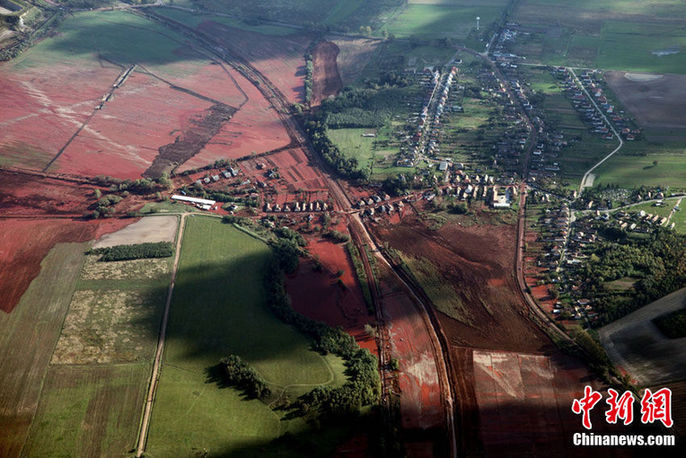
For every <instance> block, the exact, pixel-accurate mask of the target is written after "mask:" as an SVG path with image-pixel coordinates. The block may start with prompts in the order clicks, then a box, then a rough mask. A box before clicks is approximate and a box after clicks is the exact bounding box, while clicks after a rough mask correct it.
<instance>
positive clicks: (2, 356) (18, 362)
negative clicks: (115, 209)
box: [0, 243, 86, 456]
mask: <svg viewBox="0 0 686 458" xmlns="http://www.w3.org/2000/svg"><path fill="white" fill-rule="evenodd" d="M85 249H86V245H85V244H77V243H69V244H58V245H56V246H55V247H54V248H53V249H52V250H51V251H50V253H49V254H48V255H47V256H46V257H45V259H44V260H43V262H42V263H41V272H40V274H39V275H38V276H37V277H36V278H35V279H34V280H33V281H32V282H31V285H30V286H29V288H28V289H27V291H26V292H25V293H24V295H23V296H22V298H21V301H20V302H19V304H17V306H16V307H15V309H14V311H13V312H12V313H10V314H6V313H0V368H2V370H1V371H0V386H1V387H2V389H0V405H1V406H2V415H0V431H2V434H0V456H18V455H19V451H20V450H21V447H22V444H23V443H24V440H25V439H26V436H27V434H28V430H29V426H30V424H31V421H32V418H33V415H34V413H35V411H36V408H37V406H38V401H39V399H40V396H41V387H42V385H43V378H44V377H45V374H46V372H47V370H48V364H49V362H50V358H51V357H52V351H53V348H54V346H55V343H56V342H57V338H58V337H59V335H60V328H61V325H62V320H64V316H65V314H66V313H67V309H68V308H69V302H70V300H71V296H72V294H73V292H74V285H75V283H76V279H77V278H78V275H79V271H80V270H81V265H82V263H83V253H84V251H85Z"/></svg>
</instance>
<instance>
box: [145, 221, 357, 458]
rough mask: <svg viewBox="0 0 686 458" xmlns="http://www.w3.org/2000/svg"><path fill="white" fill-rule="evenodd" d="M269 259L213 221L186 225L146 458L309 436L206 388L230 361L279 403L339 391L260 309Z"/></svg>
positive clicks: (335, 362) (328, 373)
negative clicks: (319, 389)
mask: <svg viewBox="0 0 686 458" xmlns="http://www.w3.org/2000/svg"><path fill="white" fill-rule="evenodd" d="M270 256H271V251H270V249H269V247H268V246H267V245H265V244H264V243H263V242H261V241H259V240H257V239H254V238H252V237H251V236H249V235H247V234H245V233H244V232H241V231H239V230H238V229H236V228H234V227H232V226H231V225H227V224H224V223H222V222H221V220H219V219H214V218H207V217H188V218H187V225H186V230H185V234H184V242H183V245H182V251H181V260H180V266H179V273H178V276H177V281H176V288H175V291H174V299H173V301H172V304H171V314H170V320H169V326H168V333H167V343H166V348H165V356H164V364H163V367H162V373H161V378H160V384H159V387H158V391H157V397H156V401H155V405H154V408H153V413H152V420H151V426H150V435H149V439H148V444H147V451H148V452H149V453H150V454H151V455H167V454H169V453H174V454H176V455H179V454H182V455H191V454H193V453H194V451H195V450H204V449H205V450H209V451H210V452H211V453H212V454H229V453H231V454H237V456H243V455H246V456H251V453H254V451H255V448H256V447H260V448H263V447H267V449H269V445H268V444H269V442H271V441H272V440H273V439H276V438H278V437H280V436H281V435H283V434H284V433H286V432H289V433H291V434H294V435H298V434H303V433H305V432H306V431H309V428H310V427H309V426H308V425H307V424H306V423H305V422H304V421H303V420H302V419H301V418H296V419H293V420H285V419H284V418H283V415H284V414H285V412H283V411H275V410H273V409H272V406H270V405H267V404H266V403H263V402H262V401H259V400H246V399H245V398H244V397H243V396H242V395H241V394H240V392H239V391H237V390H233V389H226V388H224V387H223V386H222V384H221V383H220V382H219V381H218V380H213V378H212V373H213V368H216V367H217V365H218V363H219V360H220V359H221V358H222V357H225V356H227V355H229V354H237V355H239V356H240V357H241V358H242V359H243V360H244V361H246V362H247V363H248V364H250V365H251V366H252V367H253V368H254V369H255V370H256V371H258V373H259V374H260V375H261V376H262V377H264V379H265V380H266V381H267V383H268V385H269V387H270V388H271V389H272V391H273V393H275V394H276V395H277V397H278V399H281V400H283V399H286V398H288V399H291V400H293V399H295V397H297V396H298V395H300V394H303V393H305V392H306V391H309V390H311V389H312V388H314V387H315V386H340V385H341V384H342V383H343V382H344V381H345V377H344V375H343V365H342V362H341V360H340V359H339V358H336V357H332V356H326V357H323V356H321V355H320V354H318V353H315V352H313V351H312V350H310V344H309V342H308V339H306V338H305V337H304V336H302V335H301V334H299V333H298V332H297V331H295V330H294V329H293V328H291V327H290V326H287V325H285V324H284V323H282V322H281V321H280V320H279V319H278V318H276V317H275V316H274V314H273V313H272V312H271V311H270V310H269V309H268V308H267V306H266V304H265V293H264V290H263V289H262V281H263V277H262V276H263V272H264V269H265V267H266V265H267V262H269V259H270ZM278 399H275V401H277V400H278ZM180 419H183V421H180ZM340 433H341V432H340V431H338V430H336V429H334V430H333V432H332V431H331V430H329V431H327V433H325V434H323V435H322V436H321V437H316V438H312V442H313V450H312V452H313V453H315V454H317V455H319V454H321V453H323V451H324V450H331V447H333V446H335V441H333V442H331V439H332V437H331V435H332V434H333V436H336V435H337V434H340ZM251 450H252V451H253V452H251Z"/></svg>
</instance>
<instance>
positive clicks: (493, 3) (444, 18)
mask: <svg viewBox="0 0 686 458" xmlns="http://www.w3.org/2000/svg"><path fill="white" fill-rule="evenodd" d="M507 4H508V2H507V1H506V0H487V1H474V0H457V1H445V0H410V1H409V2H408V5H407V7H406V8H405V9H404V10H402V11H401V12H400V13H398V14H396V15H395V16H394V17H393V18H392V19H391V20H390V21H389V22H388V24H387V26H386V29H387V30H388V32H389V33H392V34H394V35H396V36H398V37H409V36H416V37H421V38H445V37H449V38H455V39H458V40H465V39H466V38H467V37H468V36H469V35H470V34H475V35H476V34H477V32H476V17H477V16H479V17H480V18H481V21H480V27H479V29H480V32H482V31H484V30H488V29H489V28H490V27H491V26H492V25H493V24H494V23H495V22H497V21H498V20H499V19H500V17H501V15H502V13H503V11H504V9H505V7H506V6H507ZM489 38H490V37H489ZM482 45H484V46H485V43H483V44H482Z"/></svg>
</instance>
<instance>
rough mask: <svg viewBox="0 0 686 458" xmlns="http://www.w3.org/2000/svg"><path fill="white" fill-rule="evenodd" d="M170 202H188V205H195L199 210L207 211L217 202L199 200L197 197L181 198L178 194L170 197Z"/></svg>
mask: <svg viewBox="0 0 686 458" xmlns="http://www.w3.org/2000/svg"><path fill="white" fill-rule="evenodd" d="M171 198H172V200H177V201H179V202H188V203H190V204H193V205H196V206H197V207H199V208H202V209H203V210H209V209H210V208H211V207H212V206H213V205H214V204H216V203H217V202H216V201H214V200H209V199H200V198H198V197H187V196H181V195H179V194H174V195H173V196H171Z"/></svg>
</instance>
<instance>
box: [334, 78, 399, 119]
mask: <svg viewBox="0 0 686 458" xmlns="http://www.w3.org/2000/svg"><path fill="white" fill-rule="evenodd" d="M384 75H385V76H382V79H383V81H377V82H375V83H374V86H375V87H377V88H378V89H371V88H368V89H357V88H345V89H344V90H343V91H342V92H341V93H340V94H339V95H338V96H336V97H335V98H333V99H327V100H324V101H322V105H321V115H322V117H323V119H324V123H325V124H326V126H327V127H330V128H332V129H340V128H351V127H381V126H383V125H384V124H385V123H386V122H387V121H388V120H389V119H390V118H391V116H392V115H393V113H395V112H397V111H399V110H402V109H405V103H406V101H405V98H406V95H407V91H406V90H405V89H401V88H398V87H389V86H392V85H406V84H407V81H406V80H405V79H404V77H402V76H400V75H399V74H396V73H386V74H384ZM379 86H384V87H381V88H379Z"/></svg>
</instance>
